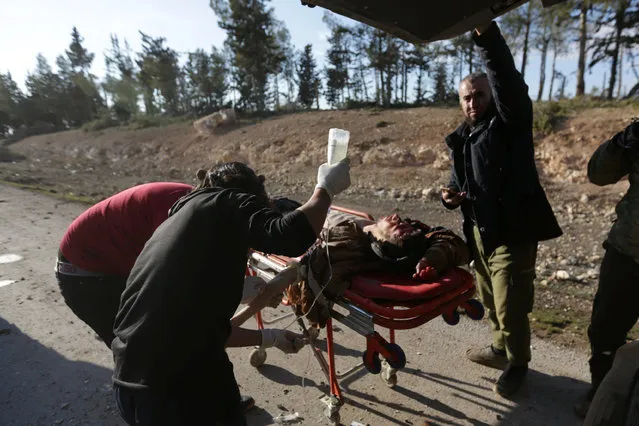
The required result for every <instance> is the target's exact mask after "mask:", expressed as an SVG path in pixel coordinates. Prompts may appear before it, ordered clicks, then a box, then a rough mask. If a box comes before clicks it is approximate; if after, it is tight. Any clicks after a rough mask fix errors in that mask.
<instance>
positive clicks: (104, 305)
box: [56, 273, 126, 349]
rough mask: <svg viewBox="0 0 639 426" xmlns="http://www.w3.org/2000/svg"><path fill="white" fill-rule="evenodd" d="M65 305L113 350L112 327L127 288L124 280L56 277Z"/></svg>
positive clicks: (108, 277)
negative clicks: (121, 298) (121, 297)
mask: <svg viewBox="0 0 639 426" xmlns="http://www.w3.org/2000/svg"><path fill="white" fill-rule="evenodd" d="M56 278H57V279H58V285H59V286H60V291H61V292H62V297H63V298H64V302H65V303H66V304H67V306H68V307H69V308H71V310H72V311H73V313H74V314H75V315H76V316H77V317H78V318H80V319H81V320H82V321H84V322H85V323H86V324H87V325H88V326H89V327H91V328H92V329H93V331H95V332H96V333H97V334H98V336H100V339H102V340H103V341H104V343H105V344H106V345H107V346H108V347H109V349H110V348H111V342H112V341H113V339H114V338H115V335H114V334H113V323H114V321H115V315H116V314H117V313H118V308H119V307H120V296H121V295H122V292H123V291H124V287H125V286H126V278H121V277H111V276H105V277H79V276H72V275H65V274H60V273H56Z"/></svg>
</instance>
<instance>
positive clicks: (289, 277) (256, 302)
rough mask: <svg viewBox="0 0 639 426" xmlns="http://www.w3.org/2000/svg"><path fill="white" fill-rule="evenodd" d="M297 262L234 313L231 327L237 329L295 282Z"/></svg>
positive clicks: (275, 277) (276, 276)
mask: <svg viewBox="0 0 639 426" xmlns="http://www.w3.org/2000/svg"><path fill="white" fill-rule="evenodd" d="M297 269H298V264H297V262H293V263H292V264H291V265H289V266H288V267H287V268H286V269H284V270H283V271H282V272H280V273H279V274H277V275H275V276H274V277H273V279H272V280H271V281H269V282H268V284H267V285H266V287H265V288H264V291H263V292H262V293H260V294H259V295H258V296H256V297H255V299H253V300H251V302H250V303H249V304H248V305H247V306H245V307H244V309H242V310H240V311H239V312H238V313H236V314H235V315H234V316H233V318H231V326H232V327H238V326H240V325H242V324H244V323H245V322H246V320H248V319H249V318H251V317H252V316H253V315H255V314H256V313H258V312H259V311H261V310H262V309H264V308H265V307H267V306H268V305H270V302H271V300H273V298H274V297H276V296H277V295H278V294H280V295H281V294H282V292H283V291H284V290H286V287H288V286H289V285H290V284H293V283H294V282H295V280H297Z"/></svg>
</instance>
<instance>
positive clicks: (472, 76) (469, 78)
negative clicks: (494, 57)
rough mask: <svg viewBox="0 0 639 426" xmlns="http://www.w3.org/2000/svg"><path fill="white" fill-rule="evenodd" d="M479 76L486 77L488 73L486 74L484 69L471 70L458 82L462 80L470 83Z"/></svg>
mask: <svg viewBox="0 0 639 426" xmlns="http://www.w3.org/2000/svg"><path fill="white" fill-rule="evenodd" d="M480 78H488V74H486V73H485V72H484V71H475V72H472V73H470V74H468V75H467V76H466V77H464V78H463V79H462V81H461V82H460V83H459V84H461V83H463V82H464V81H467V82H469V83H472V82H473V81H475V80H479V79H480Z"/></svg>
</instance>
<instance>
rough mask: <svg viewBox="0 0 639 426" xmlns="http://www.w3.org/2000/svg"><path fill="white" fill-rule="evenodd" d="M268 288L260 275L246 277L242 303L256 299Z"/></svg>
mask: <svg viewBox="0 0 639 426" xmlns="http://www.w3.org/2000/svg"><path fill="white" fill-rule="evenodd" d="M265 288H266V281H264V280H263V279H262V278H260V277H251V276H248V277H244V289H243V290H242V300H241V301H240V303H242V304H247V303H249V302H250V301H251V300H253V299H255V297H256V296H257V295H259V294H260V293H262V292H263V291H264V289H265Z"/></svg>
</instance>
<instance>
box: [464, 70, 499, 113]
mask: <svg viewBox="0 0 639 426" xmlns="http://www.w3.org/2000/svg"><path fill="white" fill-rule="evenodd" d="M459 104H460V105H461V109H462V112H463V113H464V116H465V117H466V121H468V123H469V124H470V125H475V124H476V123H477V122H478V121H481V120H482V119H483V118H484V117H485V116H486V114H487V113H488V112H489V111H490V110H491V108H492V104H493V96H492V93H491V91H490V85H489V84H488V76H487V75H486V73H485V72H474V73H472V74H470V75H468V76H466V77H465V78H464V79H463V80H462V81H461V83H460V84H459Z"/></svg>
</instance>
